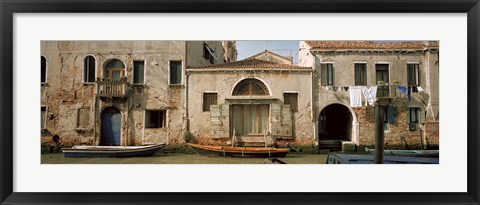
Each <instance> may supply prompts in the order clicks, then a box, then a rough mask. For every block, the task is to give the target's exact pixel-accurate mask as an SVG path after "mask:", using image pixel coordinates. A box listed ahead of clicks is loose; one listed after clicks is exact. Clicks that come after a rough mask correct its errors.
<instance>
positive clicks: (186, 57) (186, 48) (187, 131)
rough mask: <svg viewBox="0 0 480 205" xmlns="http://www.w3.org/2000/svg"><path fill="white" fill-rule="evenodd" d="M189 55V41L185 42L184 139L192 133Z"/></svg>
mask: <svg viewBox="0 0 480 205" xmlns="http://www.w3.org/2000/svg"><path fill="white" fill-rule="evenodd" d="M187 53H188V43H187V41H185V118H186V119H185V120H186V122H185V129H186V130H185V131H184V138H185V137H186V136H185V133H189V132H190V123H189V121H190V120H189V115H188V76H189V74H188V73H187V66H188V56H187Z"/></svg>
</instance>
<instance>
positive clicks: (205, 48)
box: [203, 43, 210, 60]
mask: <svg viewBox="0 0 480 205" xmlns="http://www.w3.org/2000/svg"><path fill="white" fill-rule="evenodd" d="M209 49H210V48H208V45H207V44H206V43H203V57H204V58H205V59H207V60H208V59H210V51H209Z"/></svg>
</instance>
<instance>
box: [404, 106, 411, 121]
mask: <svg viewBox="0 0 480 205" xmlns="http://www.w3.org/2000/svg"><path fill="white" fill-rule="evenodd" d="M410 109H411V108H408V109H407V115H406V117H405V119H406V120H407V124H410Z"/></svg>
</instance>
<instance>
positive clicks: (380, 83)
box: [299, 41, 439, 149]
mask: <svg viewBox="0 0 480 205" xmlns="http://www.w3.org/2000/svg"><path fill="white" fill-rule="evenodd" d="M438 46H439V45H438V42H432V41H430V42H422V41H415V42H371V41H301V42H300V46H299V65H302V66H313V67H314V69H315V72H314V73H315V78H314V80H315V81H314V83H313V92H314V93H313V96H314V102H316V103H315V105H314V107H315V111H314V112H315V118H314V123H315V130H316V131H315V133H316V136H317V137H318V139H317V141H318V142H319V143H321V142H322V140H325V141H327V142H328V140H344V141H347V142H352V143H354V144H355V145H357V146H358V145H362V146H370V147H373V145H374V144H375V142H374V130H375V129H374V127H375V124H374V123H375V121H374V119H375V118H374V107H373V104H369V103H367V102H366V99H365V95H364V93H363V92H362V93H361V95H360V98H361V99H360V100H361V101H360V104H358V103H356V104H355V103H354V104H352V98H353V96H352V93H354V91H355V90H357V91H359V90H360V89H364V90H365V89H371V88H373V87H376V88H375V89H376V97H377V98H379V97H380V98H391V99H393V100H392V101H391V103H390V106H389V107H390V108H389V110H388V113H385V114H384V115H385V119H386V120H385V143H386V147H387V148H392V149H412V148H414V149H415V148H420V147H419V146H422V145H423V147H425V146H427V145H428V146H430V147H432V148H436V147H438V145H439V141H438V137H439V136H438V125H439V81H438V79H439V49H438V48H439V47H438ZM352 89H354V90H352ZM339 130H340V131H339Z"/></svg>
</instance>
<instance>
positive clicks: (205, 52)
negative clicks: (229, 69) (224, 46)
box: [203, 42, 215, 64]
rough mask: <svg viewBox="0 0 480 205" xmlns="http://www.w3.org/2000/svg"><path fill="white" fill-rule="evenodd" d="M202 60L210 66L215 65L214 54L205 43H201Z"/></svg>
mask: <svg viewBox="0 0 480 205" xmlns="http://www.w3.org/2000/svg"><path fill="white" fill-rule="evenodd" d="M203 58H205V59H207V60H208V61H209V62H210V64H214V63H215V52H214V51H213V50H212V49H211V48H210V47H209V46H208V45H207V43H205V42H204V43H203Z"/></svg>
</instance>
